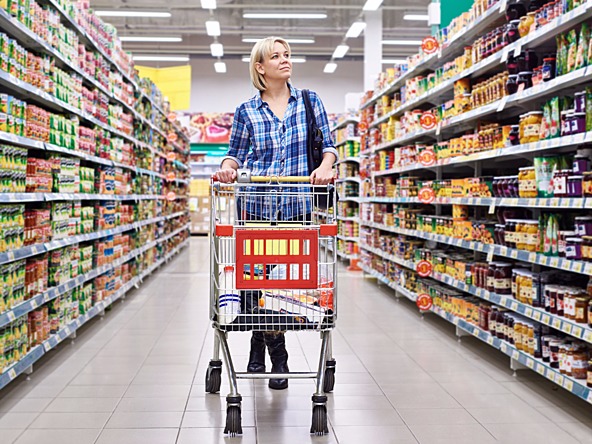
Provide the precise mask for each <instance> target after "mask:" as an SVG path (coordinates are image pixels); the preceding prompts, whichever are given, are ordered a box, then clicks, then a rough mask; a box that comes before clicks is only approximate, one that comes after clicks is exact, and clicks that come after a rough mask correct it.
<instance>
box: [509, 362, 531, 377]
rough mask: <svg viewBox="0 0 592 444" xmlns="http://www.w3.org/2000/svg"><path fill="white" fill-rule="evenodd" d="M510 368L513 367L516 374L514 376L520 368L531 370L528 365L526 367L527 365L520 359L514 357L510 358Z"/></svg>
mask: <svg viewBox="0 0 592 444" xmlns="http://www.w3.org/2000/svg"><path fill="white" fill-rule="evenodd" d="M510 369H512V370H513V371H514V375H513V376H517V374H516V372H517V371H519V370H529V368H528V367H526V366H525V365H523V364H521V363H520V362H519V361H517V360H516V359H514V358H510Z"/></svg>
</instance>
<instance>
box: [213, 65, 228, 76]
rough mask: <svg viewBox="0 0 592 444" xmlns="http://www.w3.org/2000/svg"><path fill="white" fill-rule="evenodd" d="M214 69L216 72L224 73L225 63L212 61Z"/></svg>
mask: <svg viewBox="0 0 592 444" xmlns="http://www.w3.org/2000/svg"><path fill="white" fill-rule="evenodd" d="M214 69H215V70H216V72H217V73H220V74H224V73H225V72H226V63H224V62H216V63H214Z"/></svg>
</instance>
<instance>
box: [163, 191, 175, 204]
mask: <svg viewBox="0 0 592 444" xmlns="http://www.w3.org/2000/svg"><path fill="white" fill-rule="evenodd" d="M166 198H167V200H168V201H169V202H172V201H173V200H175V199H176V198H177V195H176V194H175V192H174V191H169V192H168V193H167V195H166Z"/></svg>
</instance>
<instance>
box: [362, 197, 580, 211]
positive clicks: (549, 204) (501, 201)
mask: <svg viewBox="0 0 592 444" xmlns="http://www.w3.org/2000/svg"><path fill="white" fill-rule="evenodd" d="M362 202H365V203H369V202H375V203H392V204H423V202H421V201H420V200H419V198H417V197H364V198H362ZM428 205H472V206H480V207H489V208H492V209H494V208H496V207H530V208H553V209H561V208H569V209H584V208H592V198H584V197H579V198H578V197H572V198H558V197H557V198H532V199H529V198H509V197H457V198H452V197H437V198H436V199H435V200H434V202H432V203H431V204H428Z"/></svg>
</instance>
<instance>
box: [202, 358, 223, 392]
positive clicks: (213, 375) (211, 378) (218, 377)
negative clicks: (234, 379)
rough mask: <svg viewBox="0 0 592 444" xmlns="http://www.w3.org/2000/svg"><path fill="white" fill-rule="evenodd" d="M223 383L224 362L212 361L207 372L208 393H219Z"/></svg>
mask: <svg viewBox="0 0 592 444" xmlns="http://www.w3.org/2000/svg"><path fill="white" fill-rule="evenodd" d="M221 383H222V361H210V365H209V366H208V370H207V371H206V392H207V393H218V392H219V391H220V385H221Z"/></svg>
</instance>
